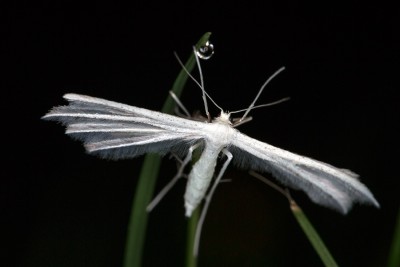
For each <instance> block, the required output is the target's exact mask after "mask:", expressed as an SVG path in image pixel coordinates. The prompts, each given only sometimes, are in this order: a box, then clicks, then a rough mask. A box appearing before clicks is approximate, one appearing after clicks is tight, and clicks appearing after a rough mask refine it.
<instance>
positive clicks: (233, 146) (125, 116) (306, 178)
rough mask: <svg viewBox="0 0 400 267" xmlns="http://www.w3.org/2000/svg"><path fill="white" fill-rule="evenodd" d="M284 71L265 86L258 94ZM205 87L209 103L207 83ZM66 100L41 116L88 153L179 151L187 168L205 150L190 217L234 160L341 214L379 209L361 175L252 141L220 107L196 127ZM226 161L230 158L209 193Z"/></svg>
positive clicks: (192, 182)
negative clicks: (364, 207) (361, 207)
mask: <svg viewBox="0 0 400 267" xmlns="http://www.w3.org/2000/svg"><path fill="white" fill-rule="evenodd" d="M199 68H200V67H199ZM281 70H282V69H280V70H279V71H277V72H276V73H275V74H274V75H272V76H271V77H270V78H269V79H268V80H267V82H265V83H264V85H263V86H262V88H261V90H260V92H259V93H258V96H259V95H260V93H261V91H262V89H263V88H264V87H265V86H266V85H267V84H268V82H269V81H270V80H271V79H272V78H273V77H274V76H275V75H277V74H278V73H279V72H280V71H281ZM200 87H201V89H202V91H203V97H204V95H205V94H206V93H205V91H204V86H203V83H201V85H200ZM258 96H257V97H256V99H257V98H258ZM64 98H65V99H66V100H67V101H68V102H69V105H67V106H58V107H54V108H53V109H52V110H51V111H50V112H49V113H47V114H46V115H44V116H43V117H42V118H43V119H45V120H53V121H58V122H61V123H62V124H64V125H65V126H66V134H67V135H69V136H71V137H73V138H76V139H79V140H81V141H83V143H84V146H85V149H86V151H87V152H88V153H89V154H94V155H98V156H100V157H102V158H107V159H115V160H117V159H127V158H134V157H137V156H140V155H143V154H146V153H159V154H161V155H164V154H167V153H176V154H178V155H186V158H185V161H184V162H185V164H186V163H187V162H189V161H190V159H191V153H192V152H193V150H194V148H196V147H198V148H199V149H201V156H200V158H199V159H198V161H197V162H196V163H195V164H194V165H193V167H192V169H191V171H190V173H189V176H188V181H187V186H186V191H185V195H184V203H185V204H184V205H185V211H186V216H187V217H190V216H191V215H192V212H193V210H194V209H195V208H196V207H197V206H198V205H199V204H200V202H201V201H202V200H203V199H204V198H205V196H206V193H207V192H209V195H208V196H211V195H212V193H213V192H214V190H215V187H216V185H217V184H218V183H219V182H220V180H221V177H222V175H223V173H224V172H225V170H226V168H227V167H228V165H229V164H230V162H231V161H233V163H235V164H236V165H237V166H238V167H240V168H244V169H251V170H256V171H259V172H267V173H271V174H272V175H273V176H274V177H275V178H276V179H277V180H278V181H280V182H281V183H282V184H283V185H285V186H287V187H290V188H293V189H298V190H302V191H304V192H305V193H306V194H307V195H308V196H309V198H310V199H311V200H312V201H313V202H315V203H317V204H319V205H322V206H325V207H329V208H332V209H334V210H337V211H339V212H341V213H343V214H345V213H347V212H348V211H349V210H350V208H351V207H352V205H353V204H354V203H356V202H359V203H365V204H370V205H373V206H376V207H379V204H378V202H377V201H376V199H375V198H374V196H373V195H372V193H371V192H370V190H369V189H368V188H367V187H366V186H365V185H364V184H362V183H361V182H360V181H359V180H358V175H357V174H355V173H353V172H352V171H350V170H347V169H341V168H337V167H334V166H332V165H329V164H327V163H323V162H321V161H317V160H314V159H311V158H308V157H304V156H301V155H297V154H295V153H292V152H289V151H286V150H284V149H281V148H278V147H274V146H272V145H269V144H267V143H265V142H261V141H259V140H256V139H254V138H251V137H249V136H247V135H245V134H243V133H241V132H239V131H238V130H237V129H235V128H234V127H235V126H236V125H237V124H238V123H233V122H232V120H231V113H229V112H224V111H222V109H221V113H220V115H219V116H218V117H216V118H214V119H212V120H205V121H197V120H191V119H186V118H182V117H178V116H174V115H168V114H164V113H161V112H157V111H151V110H148V109H144V108H139V107H134V106H129V105H125V104H121V103H117V102H113V101H109V100H105V99H101V98H96V97H91V96H86V95H80V94H71V93H70V94H66V95H64ZM204 99H205V98H204ZM256 99H255V100H256ZM255 100H254V101H253V103H252V105H250V107H249V108H248V109H247V110H246V113H245V114H244V115H243V117H242V119H241V120H239V123H240V122H242V121H243V120H244V119H245V118H246V116H247V114H248V112H249V111H250V110H251V109H252V108H253V107H254V103H255ZM205 103H206V102H205ZM206 113H207V115H208V110H207V107H206ZM221 155H224V156H225V157H226V160H225V162H224V164H223V166H222V167H221V170H220V172H219V174H218V175H216V178H215V181H214V184H213V186H211V189H210V185H211V181H212V178H213V176H214V172H215V167H216V164H217V162H218V159H219V157H220V156H221ZM208 204H209V201H208V203H207V201H206V205H208ZM207 207H208V206H207ZM203 219H204V217H203ZM200 227H201V226H200Z"/></svg>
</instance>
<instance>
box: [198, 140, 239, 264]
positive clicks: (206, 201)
mask: <svg viewBox="0 0 400 267" xmlns="http://www.w3.org/2000/svg"><path fill="white" fill-rule="evenodd" d="M222 153H224V154H225V156H226V157H227V159H226V161H225V163H224V165H223V166H222V168H221V171H220V172H219V174H218V176H217V178H216V179H215V182H214V184H213V185H212V187H211V189H210V192H209V193H208V194H207V195H206V197H205V198H204V206H203V210H202V211H201V215H200V219H199V222H198V223H197V227H196V234H195V238H194V246H193V254H194V256H195V257H197V255H198V254H199V245H200V236H201V230H202V228H203V223H204V219H205V218H206V214H207V210H208V207H209V206H210V203H211V198H212V196H213V195H214V192H215V189H217V185H218V184H219V182H221V178H222V175H224V173H225V170H226V168H227V167H228V165H229V163H230V162H231V160H232V157H233V156H232V153H231V152H229V151H228V150H227V149H226V148H224V149H223V150H222Z"/></svg>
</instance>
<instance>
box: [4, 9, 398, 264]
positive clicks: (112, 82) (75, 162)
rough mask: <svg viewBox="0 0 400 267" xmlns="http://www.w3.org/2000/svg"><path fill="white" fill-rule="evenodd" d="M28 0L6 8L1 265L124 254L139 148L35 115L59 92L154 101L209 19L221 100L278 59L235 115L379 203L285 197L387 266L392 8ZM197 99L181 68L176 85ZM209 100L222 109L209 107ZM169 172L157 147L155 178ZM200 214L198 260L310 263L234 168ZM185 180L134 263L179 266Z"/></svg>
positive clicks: (263, 195)
mask: <svg viewBox="0 0 400 267" xmlns="http://www.w3.org/2000/svg"><path fill="white" fill-rule="evenodd" d="M276 2H277V1H268V2H267V1H265V2H263V4H235V3H234V2H229V3H228V2H227V3H223V4H222V3H220V4H218V3H211V2H209V1H205V2H201V1H196V2H195V1H193V2H186V3H180V4H178V3H169V2H168V3H164V4H158V3H157V4H156V3H153V4H151V3H150V2H148V3H147V4H144V3H140V2H134V3H132V4H131V5H129V6H128V5H122V4H115V3H111V2H110V3H107V4H102V3H99V2H98V3H91V4H89V3H86V4H82V3H79V4H78V3H76V4H75V3H72V2H66V1H65V2H59V1H57V4H56V3H53V2H51V3H46V2H35V3H30V4H22V3H20V4H14V6H8V7H6V8H2V10H3V12H4V14H3V15H2V20H3V21H4V22H2V23H1V26H0V27H1V35H2V38H1V60H0V61H1V63H0V64H1V65H3V67H4V68H3V71H2V75H1V76H2V78H1V87H2V88H1V90H2V95H1V96H2V97H1V102H2V103H1V105H0V107H1V110H2V120H3V125H2V136H3V138H2V141H3V142H2V148H3V151H4V149H5V153H4V152H3V156H4V158H5V159H3V160H2V165H3V164H4V166H3V167H2V168H1V170H2V175H1V177H2V178H1V179H2V182H3V185H2V186H1V187H0V188H1V192H0V193H1V195H0V197H1V199H0V202H1V204H0V207H1V215H0V217H1V221H2V224H3V223H4V226H3V227H2V232H3V231H4V233H3V234H2V236H3V237H5V238H3V237H2V243H3V244H5V245H6V247H7V248H6V250H2V252H1V254H4V257H3V256H2V258H3V259H2V260H1V261H2V263H6V265H3V264H1V265H3V266H121V263H122V256H123V248H124V244H125V232H126V226H127V223H128V217H129V214H130V206H131V201H132V197H133V194H134V191H135V186H136V182H137V176H138V173H139V170H140V165H141V162H142V160H143V158H142V157H141V158H137V159H133V160H126V161H119V162H112V161H105V160H100V159H97V158H95V157H93V156H90V155H87V154H85V152H84V150H83V147H82V146H81V144H80V143H79V142H76V141H72V140H70V139H69V138H68V137H67V136H66V135H64V134H63V129H62V127H61V126H60V125H56V124H55V123H51V122H44V121H41V120H40V117H41V116H42V115H44V114H45V113H46V112H47V111H48V110H49V109H50V108H51V107H52V106H55V105H61V104H64V103H65V102H64V101H63V99H62V95H63V94H64V93H67V92H75V93H80V94H88V95H92V96H97V97H102V98H106V99H110V100H114V101H118V102H123V103H127V104H131V105H135V106H139V107H144V108H148V109H152V110H160V108H161V106H162V103H163V102H164V99H165V98H166V96H167V93H168V90H169V89H170V88H171V85H172V83H173V81H174V79H175V77H176V75H177V73H178V72H179V70H180V66H179V65H178V63H177V61H176V59H175V58H174V56H173V51H176V52H177V53H178V54H179V55H180V57H181V58H183V59H186V58H187V57H188V56H189V54H190V53H191V46H192V45H193V44H195V43H196V42H197V40H198V39H199V38H200V36H201V35H202V34H204V33H205V32H206V31H211V32H212V33H213V34H212V37H211V41H212V43H213V44H214V45H215V50H216V52H215V55H214V56H213V57H212V58H211V59H210V60H208V61H203V71H204V78H205V81H206V88H207V90H208V92H209V93H210V95H212V96H213V98H214V99H215V101H216V102H217V103H218V104H219V105H220V106H222V107H224V108H226V109H228V110H236V109H241V108H245V107H247V106H248V105H249V104H250V102H251V101H252V99H253V98H254V96H255V95H256V93H257V92H258V89H259V88H260V86H261V84H262V83H263V82H264V81H265V80H266V79H267V78H268V77H269V75H271V74H272V73H273V72H274V71H275V70H277V69H278V68H279V67H281V66H286V68H287V70H286V71H285V72H284V73H282V74H281V75H279V76H278V77H277V78H276V79H275V80H274V81H273V82H272V83H271V85H270V86H269V87H268V88H267V89H266V90H265V92H264V93H263V95H262V97H261V98H260V100H259V103H267V102H271V101H274V100H277V99H279V98H282V97H286V96H290V97H291V101H289V102H286V103H283V104H280V105H277V106H274V107H270V108H264V109H258V110H255V111H253V112H252V113H251V115H252V116H253V117H254V120H253V121H252V122H250V123H248V124H246V125H243V126H241V127H240V130H241V131H242V132H244V133H246V134H248V135H250V136H252V137H254V138H257V139H259V140H261V141H265V142H268V143H269V144H272V145H275V146H278V147H281V148H285V149H287V150H289V151H292V152H296V153H299V154H302V155H307V156H310V157H312V158H316V159H319V160H321V161H324V162H328V163H331V164H333V165H335V166H338V167H345V168H348V169H351V170H353V171H355V172H357V173H359V174H360V175H361V179H362V181H363V183H365V184H366V185H367V186H368V187H369V188H370V189H371V191H372V192H373V193H374V195H375V196H376V198H377V200H378V201H379V202H380V204H381V206H382V207H381V209H379V210H378V209H375V208H373V207H367V206H358V205H357V206H355V208H354V209H353V210H352V211H351V212H350V213H349V214H348V215H347V216H342V215H340V214H337V213H336V212H334V211H331V210H328V209H325V208H321V207H319V206H316V205H314V204H312V203H311V202H310V201H309V200H308V199H307V197H305V195H303V194H302V193H294V197H295V199H296V200H297V201H298V203H299V204H300V205H301V206H302V208H303V209H304V210H305V212H306V213H307V215H308V216H309V218H310V219H311V221H312V222H313V224H314V226H315V227H316V228H317V229H318V231H319V232H320V234H321V236H322V238H323V239H324V240H325V242H326V244H327V245H328V247H329V248H330V249H331V252H332V253H333V255H334V256H335V258H336V259H337V261H338V263H339V264H341V265H342V266H384V265H385V264H386V261H387V256H388V251H389V246H390V242H391V240H392V237H393V228H394V224H395V218H396V213H397V211H398V207H399V192H398V190H399V182H398V180H399V177H398V174H397V172H396V171H395V168H396V167H397V166H398V162H397V159H398V155H397V152H398V148H399V147H398V146H397V139H398V131H397V129H395V128H396V125H397V126H398V123H399V109H398V105H399V97H398V88H399V79H398V73H399V60H400V56H399V55H400V53H399V47H400V38H399V31H398V26H399V25H400V24H399V12H398V9H397V8H395V7H394V6H393V7H391V6H384V5H383V4H379V6H376V5H371V6H368V5H367V4H365V3H364V4H363V5H362V6H360V5H351V4H346V5H343V6H339V5H333V6H332V5H330V4H329V5H327V6H324V5H320V6H318V5H317V6H315V5H309V6H305V5H303V4H300V3H292V4H290V3H286V4H284V5H278V4H276ZM182 101H183V103H184V104H185V105H186V106H187V107H188V109H189V110H191V111H194V110H201V111H202V110H203V106H202V102H201V98H200V94H199V91H198V89H197V88H196V87H195V86H194V84H193V83H189V84H188V87H187V88H186V92H185V93H184V95H183V97H182ZM213 114H214V115H217V110H216V109H213ZM174 173H175V163H174V161H173V160H169V159H168V158H166V159H165V161H164V162H163V169H162V177H160V180H159V183H158V185H157V189H156V190H157V191H158V190H160V189H161V188H162V185H163V184H165V183H166V182H167V181H168V179H170V178H171V177H172V176H173V175H174ZM225 176H226V177H227V178H232V179H233V181H232V182H231V183H228V184H223V185H221V186H220V187H219V188H218V189H217V192H216V195H215V197H214V199H213V202H212V204H211V208H210V211H209V214H208V215H207V219H206V223H205V226H204V229H203V236H202V241H201V250H200V266H222V265H223V266H266V265H267V264H268V265H269V266H305V265H307V266H321V263H320V260H319V258H318V256H317V255H316V254H315V252H314V251H313V249H312V248H311V246H310V245H309V242H308V240H307V239H306V238H305V237H304V235H303V233H302V231H301V230H300V228H299V226H298V225H297V223H296V221H295V220H294V218H293V217H292V215H291V213H290V210H289V209H288V205H287V201H286V200H285V199H284V198H283V197H282V196H280V195H279V194H277V193H276V192H275V191H273V190H272V189H271V188H269V187H267V186H264V185H263V184H261V183H260V182H259V181H257V180H256V179H254V178H252V177H250V176H249V175H248V174H247V173H246V172H245V171H240V170H237V169H235V167H234V166H231V167H230V168H229V171H228V172H227V173H226V175H225ZM184 186H185V185H184V182H181V183H180V184H179V185H178V186H176V187H175V188H174V189H173V190H172V191H171V192H170V193H169V194H168V195H167V197H166V198H165V200H164V201H162V203H161V204H159V206H158V207H157V208H156V209H155V210H154V211H153V212H152V213H151V215H150V224H149V227H148V233H147V235H148V239H147V241H146V246H145V254H144V266H183V259H184V251H185V231H186V220H185V218H184V209H183V200H182V196H183V193H184Z"/></svg>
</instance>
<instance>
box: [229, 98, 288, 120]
mask: <svg viewBox="0 0 400 267" xmlns="http://www.w3.org/2000/svg"><path fill="white" fill-rule="evenodd" d="M288 100H290V97H284V98H282V99H279V100H276V101H274V102H271V103H266V104H261V105H257V106H254V107H252V108H251V109H252V110H253V109H256V108H264V107H269V106H273V105H277V104H280V103H282V102H286V101H288ZM246 110H248V109H247V108H246V109H240V110H235V111H231V112H229V113H230V114H234V113H240V112H243V111H246ZM245 119H247V118H245ZM240 120H241V121H242V120H244V119H243V118H241V119H240Z"/></svg>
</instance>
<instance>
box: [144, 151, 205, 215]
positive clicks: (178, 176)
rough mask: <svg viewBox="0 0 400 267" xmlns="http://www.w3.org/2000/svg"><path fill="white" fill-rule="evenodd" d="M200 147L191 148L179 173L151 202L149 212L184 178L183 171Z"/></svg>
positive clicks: (148, 207)
mask: <svg viewBox="0 0 400 267" xmlns="http://www.w3.org/2000/svg"><path fill="white" fill-rule="evenodd" d="M198 146H199V144H196V145H193V146H191V147H190V148H189V151H188V154H187V155H186V158H185V159H184V160H183V162H182V164H181V166H180V167H179V169H178V172H177V173H176V175H175V176H174V177H173V178H172V180H171V181H170V182H169V183H168V184H167V185H166V186H165V187H164V188H163V189H162V190H161V191H160V193H158V194H157V196H156V197H155V198H154V199H153V200H152V201H151V202H150V204H149V205H148V206H147V208H146V211H147V212H150V211H152V210H153V209H154V207H155V206H157V204H158V202H160V201H161V199H163V197H164V196H165V195H166V194H167V193H168V191H169V190H171V188H172V187H173V186H174V185H175V184H176V182H177V181H178V180H179V178H181V177H183V176H184V175H183V170H184V169H185V167H186V165H187V164H188V163H189V162H190V161H191V160H192V154H193V150H195V149H196V148H197V147H198Z"/></svg>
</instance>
